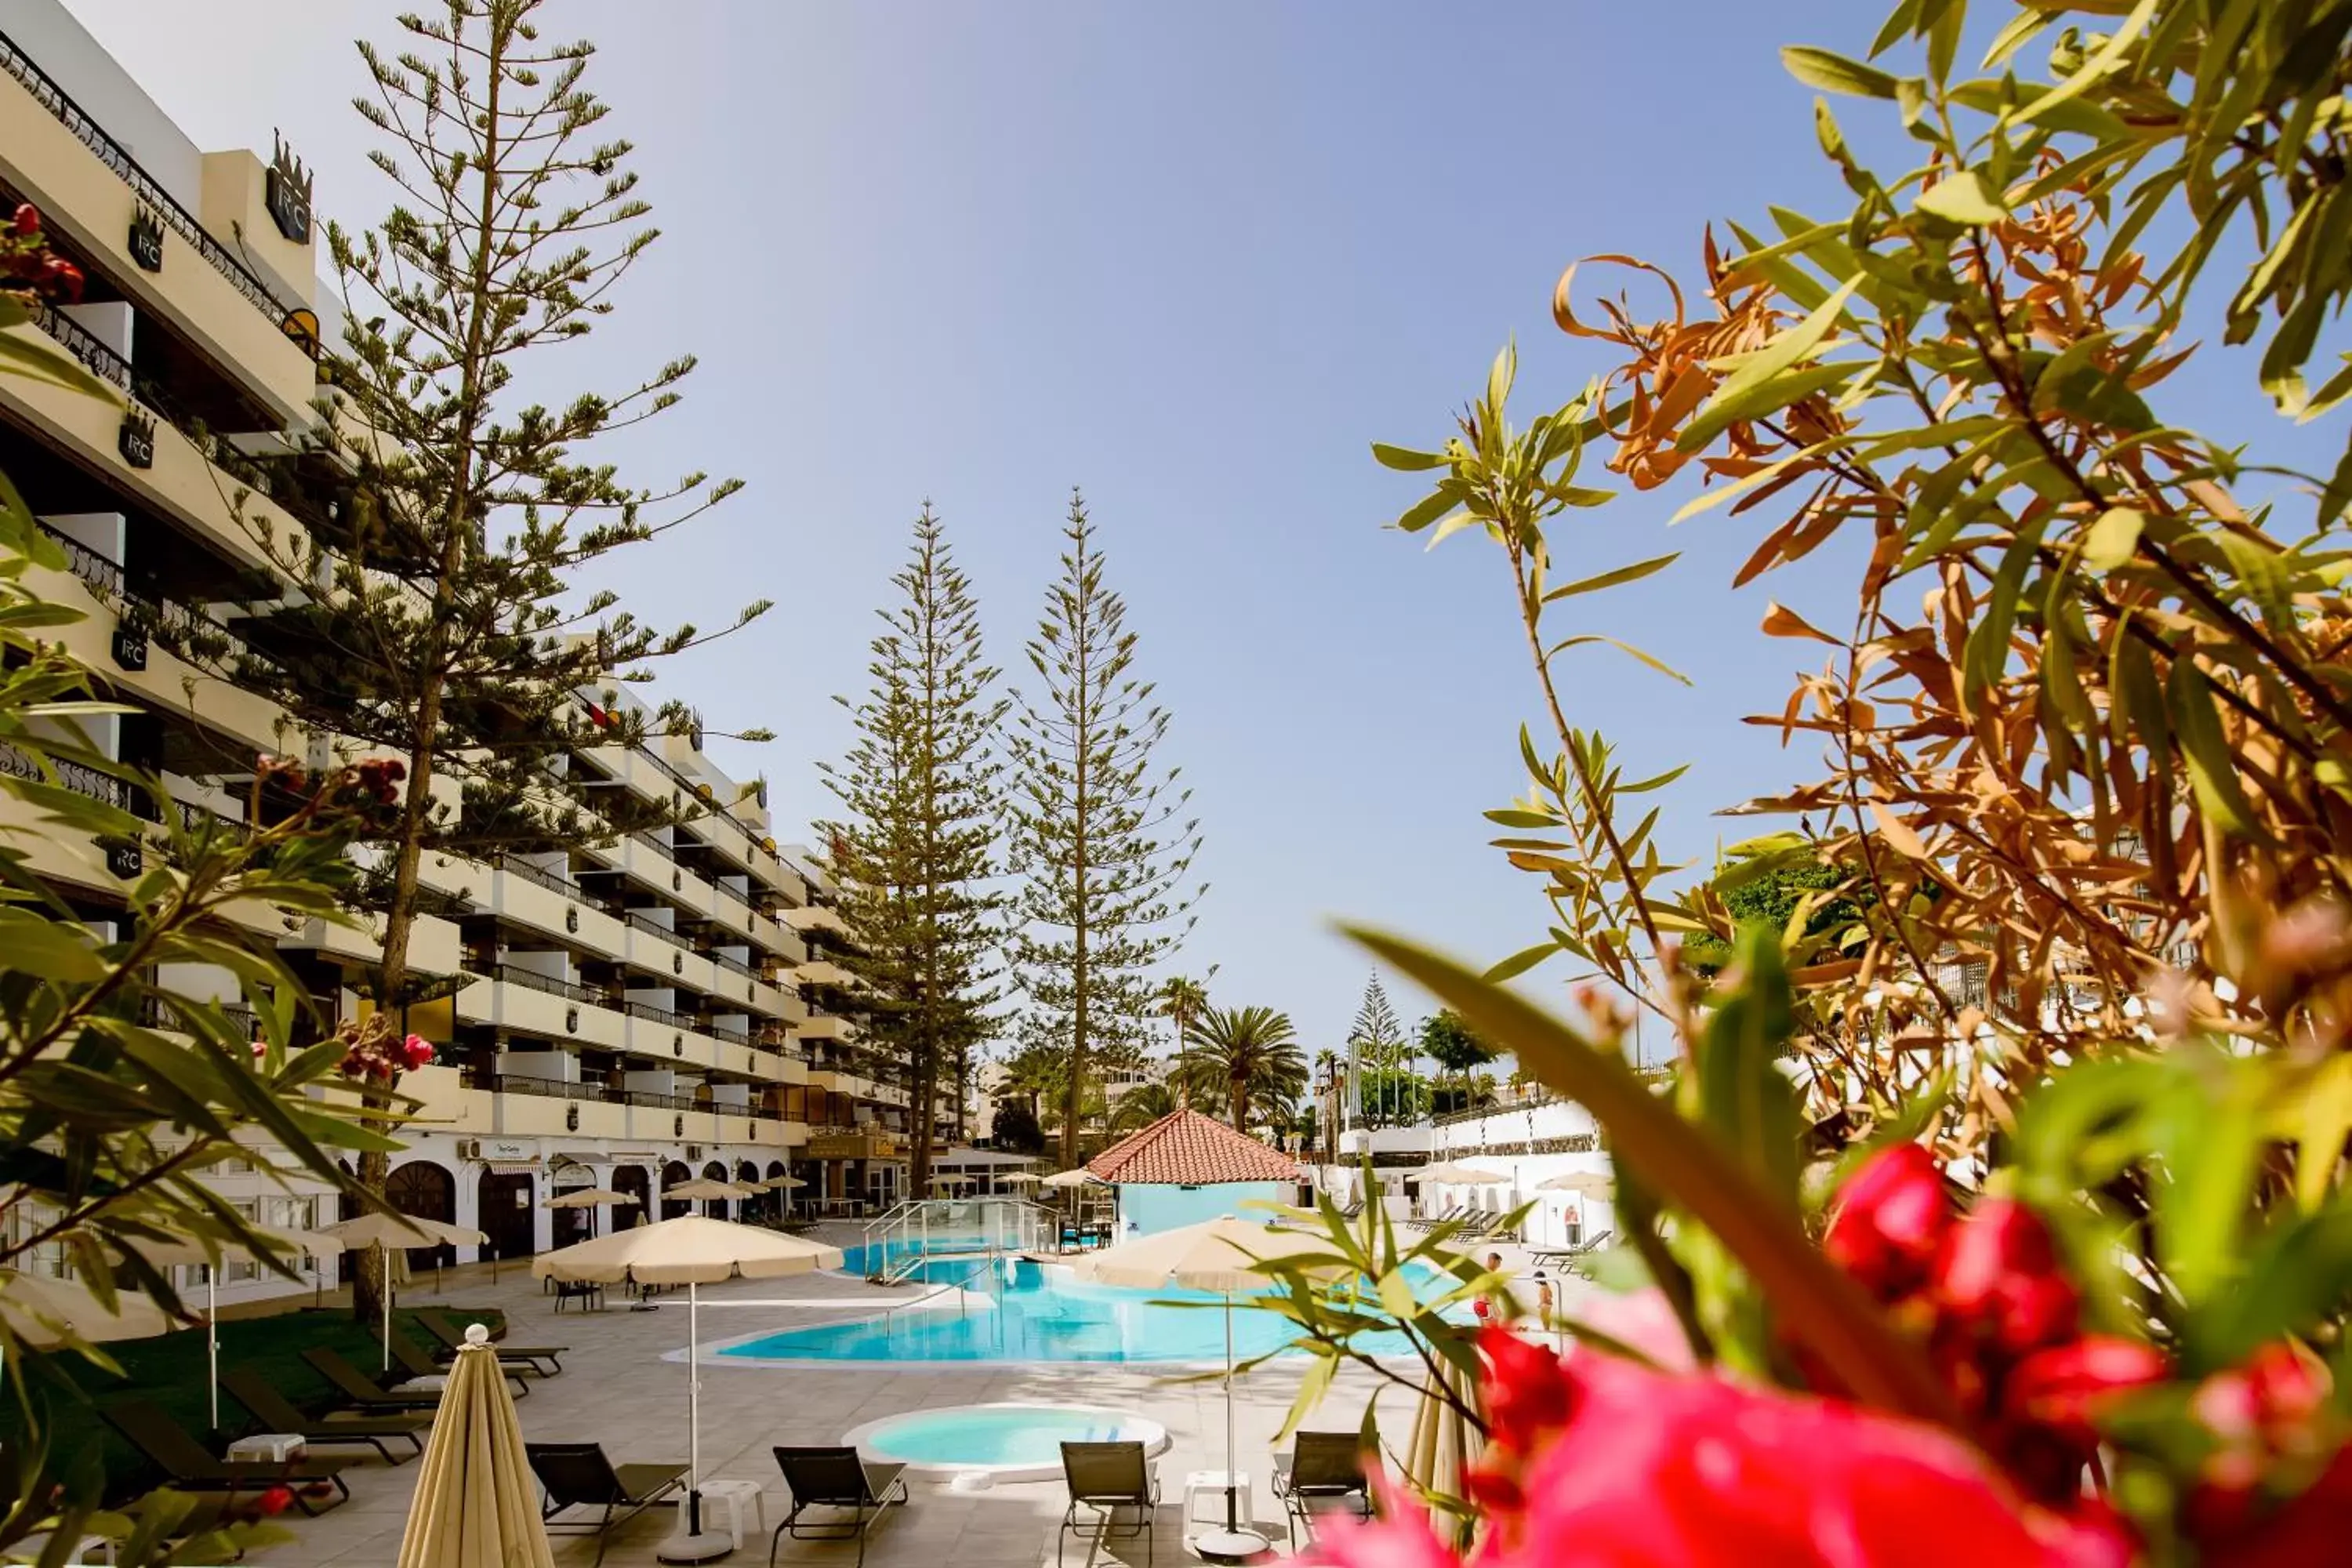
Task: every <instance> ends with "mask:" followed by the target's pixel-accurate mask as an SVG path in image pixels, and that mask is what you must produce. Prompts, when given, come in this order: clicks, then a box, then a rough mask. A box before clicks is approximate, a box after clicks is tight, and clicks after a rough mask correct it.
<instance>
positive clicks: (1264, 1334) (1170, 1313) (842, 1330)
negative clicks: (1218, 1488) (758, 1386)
mask: <svg viewBox="0 0 2352 1568" xmlns="http://www.w3.org/2000/svg"><path fill="white" fill-rule="evenodd" d="M862 1262H863V1260H862V1259H859V1258H856V1257H855V1256H853V1258H852V1259H851V1265H850V1267H851V1268H852V1270H853V1271H859V1265H860V1264H861V1263H862ZM973 1268H974V1263H973V1262H972V1261H971V1260H960V1259H949V1258H933V1259H929V1260H928V1261H926V1262H925V1263H924V1264H923V1265H922V1266H921V1272H920V1274H919V1276H918V1277H919V1278H921V1279H927V1280H929V1281H930V1282H932V1283H935V1284H956V1283H961V1282H962V1281H963V1280H964V1279H967V1278H968V1277H970V1276H971V1273H972V1271H973ZM969 1288H970V1289H971V1290H972V1291H973V1292H974V1294H975V1295H985V1296H986V1297H987V1299H988V1300H990V1301H992V1302H993V1303H994V1305H993V1306H987V1305H983V1304H982V1303H981V1302H980V1301H978V1300H975V1301H974V1302H973V1303H972V1304H971V1310H968V1311H964V1310H958V1309H957V1308H956V1307H955V1306H953V1305H951V1304H950V1305H946V1306H943V1307H914V1308H909V1309H905V1310H898V1311H895V1312H890V1313H887V1314H884V1315H877V1316H875V1317H870V1318H864V1319H860V1320H858V1321H856V1322H847V1323H827V1324H824V1325H821V1326H818V1327H815V1328H806V1329H791V1330H787V1331H784V1332H782V1333H774V1334H768V1335H765V1336H763V1337H761V1338H760V1339H756V1340H751V1341H748V1342H745V1343H742V1344H738V1345H730V1346H729V1347H727V1348H726V1349H724V1350H721V1351H719V1352H718V1353H719V1355H721V1356H733V1357H741V1358H745V1359H752V1360H772V1361H860V1362H1127V1363H1202V1362H1218V1361H1223V1359H1224V1354H1225V1323H1224V1313H1223V1310H1222V1309H1223V1305H1224V1298H1223V1297H1222V1296H1219V1295H1216V1294H1213V1293H1212V1292H1209V1291H1196V1290H1179V1289H1173V1288H1170V1289H1159V1290H1133V1289H1121V1288H1119V1287H1117V1286H1110V1285H1096V1284H1090V1283H1085V1282H1081V1281H1078V1280H1074V1279H1070V1278H1069V1277H1068V1276H1067V1274H1066V1272H1062V1271H1055V1270H1049V1269H1047V1268H1044V1267H1041V1266H1040V1265H1038V1264H1035V1263H1031V1262H1028V1261H1025V1260H1016V1259H1012V1258H1000V1259H998V1260H997V1262H996V1265H995V1268H994V1271H993V1274H992V1275H991V1276H984V1277H982V1278H981V1279H972V1280H971V1285H970V1287H969ZM950 1300H952V1299H951V1298H950ZM1173 1303H1185V1304H1183V1305H1177V1304H1173ZM1296 1337H1297V1331H1296V1330H1295V1329H1294V1328H1293V1327H1292V1325H1291V1324H1290V1322H1289V1321H1288V1320H1287V1319H1285V1318H1282V1317H1279V1316H1276V1314H1274V1313H1272V1312H1263V1311H1256V1310H1251V1309H1249V1308H1247V1307H1245V1306H1242V1305H1240V1304H1239V1303H1238V1301H1237V1303H1236V1306H1235V1310H1234V1353H1235V1354H1236V1355H1237V1356H1241V1357H1244V1358H1247V1357H1250V1356H1257V1355H1264V1354H1265V1353H1267V1352H1271V1351H1279V1350H1282V1349H1283V1348H1284V1347H1286V1346H1287V1345H1288V1344H1289V1343H1290V1342H1291V1341H1292V1340H1294V1339H1295V1338H1296ZM1359 1343H1360V1345H1361V1347H1362V1348H1363V1349H1364V1350H1366V1351H1367V1352H1370V1353H1372V1354H1375V1355H1378V1354H1384V1353H1394V1354H1399V1355H1402V1354H1408V1353H1410V1347H1409V1346H1408V1345H1407V1344H1406V1342H1405V1341H1404V1338H1403V1336H1402V1335H1393V1336H1368V1337H1366V1338H1365V1339H1363V1340H1361V1341H1360V1342H1359Z"/></svg>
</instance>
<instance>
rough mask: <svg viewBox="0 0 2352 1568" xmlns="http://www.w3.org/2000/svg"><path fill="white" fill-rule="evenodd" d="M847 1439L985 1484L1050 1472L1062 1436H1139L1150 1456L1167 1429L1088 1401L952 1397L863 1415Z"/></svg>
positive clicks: (1164, 1444) (1162, 1446) (1085, 1439)
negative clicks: (991, 1401) (899, 1411)
mask: <svg viewBox="0 0 2352 1568" xmlns="http://www.w3.org/2000/svg"><path fill="white" fill-rule="evenodd" d="M845 1441H846V1442H847V1443H849V1444H850V1445H851V1446H852V1447H856V1449H857V1451H858V1452H859V1453H861V1454H864V1455H866V1457H867V1458H875V1459H887V1460H891V1461H894V1462H896V1463H898V1464H903V1465H905V1466H907V1467H908V1468H909V1469H912V1470H916V1471H919V1472H929V1473H933V1474H941V1475H952V1476H954V1477H956V1478H957V1479H958V1481H959V1482H960V1483H963V1484H971V1482H979V1483H980V1484H986V1483H987V1482H993V1481H1043V1480H1051V1479H1054V1478H1055V1477H1057V1476H1059V1475H1060V1474H1061V1473H1062V1445H1063V1444H1065V1443H1141V1444H1142V1445H1143V1452H1144V1455H1145V1457H1146V1458H1150V1457H1151V1456H1153V1455H1157V1454H1161V1453H1164V1452H1166V1451H1167V1448H1168V1429H1167V1428H1166V1427H1164V1426H1160V1423H1159V1422H1157V1421H1148V1420H1146V1419H1144V1418H1143V1417H1142V1416H1140V1415H1129V1413H1128V1412H1126V1411H1124V1410H1103V1409H1097V1408H1096V1407H1095V1406H1092V1405H950V1406H948V1407H946V1408H944V1409H940V1410H914V1411H909V1412H908V1413H907V1414H906V1415H888V1416H885V1417H883V1418H882V1419H881V1420H879V1421H869V1422H867V1423H866V1425H865V1426H859V1427H856V1428H855V1429H854V1430H852V1431H851V1432H850V1433H849V1435H848V1436H847V1437H846V1438H845ZM983 1477H984V1478H986V1480H985V1481H982V1480H981V1478H983ZM966 1478H970V1479H971V1481H970V1482H967V1481H966Z"/></svg>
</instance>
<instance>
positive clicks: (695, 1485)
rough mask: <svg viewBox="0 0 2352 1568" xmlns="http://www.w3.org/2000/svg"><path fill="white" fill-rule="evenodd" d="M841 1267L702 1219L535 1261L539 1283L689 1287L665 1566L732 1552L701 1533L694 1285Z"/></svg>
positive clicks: (798, 1247) (800, 1246) (833, 1258)
mask: <svg viewBox="0 0 2352 1568" xmlns="http://www.w3.org/2000/svg"><path fill="white" fill-rule="evenodd" d="M672 1190H674V1191H675V1190H678V1189H672ZM841 1263H842V1256H841V1248H839V1247H825V1246H823V1245H821V1244H819V1243H817V1242H814V1241H803V1240H802V1239H801V1238H800V1237H796V1236H786V1235H784V1234H783V1233H782V1231H774V1230H762V1229H761V1228H760V1227H759V1226H749V1225H734V1224H731V1223H730V1222H729V1221H726V1220H723V1219H709V1218H706V1217H704V1216H703V1215H681V1216H680V1217H678V1218H677V1219H666V1220H661V1221H658V1222H656V1223H655V1224H653V1225H641V1226H637V1227H636V1228H635V1230H616V1231H614V1232H613V1233H612V1234H611V1235H610V1236H600V1237H597V1238H596V1239H595V1240H593V1241H583V1242H581V1243H580V1244H579V1245H577V1246H575V1247H561V1248H559V1249H557V1250H556V1251H553V1252H550V1253H546V1254H543V1255H542V1256H541V1257H540V1258H536V1259H534V1260H533V1261H532V1263H531V1266H530V1271H531V1273H532V1274H534V1275H536V1276H538V1277H539V1278H540V1279H572V1280H589V1281H593V1283H595V1284H599V1285H683V1286H685V1287H686V1342H687V1352H686V1363H687V1383H686V1388H687V1394H686V1409H687V1417H686V1419H687V1428H686V1429H687V1470H686V1487H687V1492H686V1503H687V1521H686V1527H685V1529H684V1530H683V1531H681V1532H680V1533H678V1534H677V1535H673V1536H671V1537H670V1538H669V1539H668V1540H667V1541H665V1542H662V1544H661V1548H660V1552H659V1555H660V1557H661V1559H662V1561H663V1562H665V1563H703V1562H708V1561H709V1559H711V1558H713V1557H718V1556H722V1555H724V1554H725V1553H727V1552H731V1551H733V1550H734V1547H735V1542H734V1537H732V1536H730V1535H727V1534H724V1533H720V1532H717V1531H714V1532H712V1533H711V1534H709V1535H705V1534H704V1533H703V1532H702V1491H701V1486H700V1479H701V1474H702V1326H701V1324H702V1319H701V1312H702V1305H701V1302H700V1300H698V1297H697V1294H696V1288H697V1287H698V1286H702V1285H715V1284H718V1283H719V1281H721V1280H725V1279H775V1278H777V1277H779V1276H781V1275H785V1274H806V1273H810V1272H812V1271H813V1270H815V1269H818V1268H840V1267H841Z"/></svg>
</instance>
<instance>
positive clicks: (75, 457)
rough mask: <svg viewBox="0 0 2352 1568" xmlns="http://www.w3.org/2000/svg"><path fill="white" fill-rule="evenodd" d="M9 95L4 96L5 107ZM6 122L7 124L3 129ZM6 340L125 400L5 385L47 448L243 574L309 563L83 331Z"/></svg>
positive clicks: (289, 532) (18, 379) (270, 504)
mask: <svg viewBox="0 0 2352 1568" xmlns="http://www.w3.org/2000/svg"><path fill="white" fill-rule="evenodd" d="M0 47H5V46H0ZM6 90H7V89H6V88H5V86H0V99H5V94H6ZM4 120H5V115H0V121H4ZM6 331H7V332H8V334H9V335H11V336H14V337H17V338H22V339H26V340H30V341H37V340H39V339H43V338H46V339H47V340H48V341H50V342H55V343H57V344H58V345H60V346H62V347H64V348H65V349H66V351H67V352H68V353H71V354H72V355H73V356H74V358H75V359H77V360H78V361H79V362H80V363H82V365H83V366H84V367H85V368H87V369H88V370H89V372H90V374H93V375H95V376H97V377H98V378H99V379H100V381H102V382H105V383H106V384H108V385H109V386H110V387H111V388H113V389H114V391H115V392H116V393H117V394H118V398H116V399H109V398H102V397H91V396H87V395H83V394H82V393H80V392H78V391H74V390H70V389H68V388H66V387H62V386H58V385H56V384H51V383H49V382H47V381H42V380H37V379H36V378H34V377H31V376H5V377H0V407H5V408H6V409H8V410H9V412H10V416H11V418H12V420H13V421H14V422H15V423H17V424H19V425H22V426H24V427H26V428H27V429H30V430H36V431H38V432H39V433H40V438H41V439H42V441H43V442H45V443H46V444H47V445H48V446H50V447H55V448H57V449H58V451H60V452H62V453H63V454H64V455H65V456H67V457H68V458H70V459H71V460H72V461H73V462H74V463H75V464H76V465H77V466H78V467H79V468H81V469H83V470H85V471H86V472H88V473H89V474H94V475H97V476H99V477H100V478H101V479H103V480H104V481H105V483H106V484H107V485H109V486H110V488H112V489H115V490H116V491H118V492H120V493H121V495H123V496H126V497H129V498H131V499H132V500H135V501H136V502H137V505H138V508H139V509H140V510H144V511H146V512H149V513H152V514H153V515H155V516H158V517H163V518H169V519H172V520H173V521H174V522H175V523H176V524H177V526H178V527H180V528H182V529H183V530H184V531H188V532H191V533H194V534H197V535H199V536H201V537H202V538H203V539H205V541H206V542H208V543H210V544H211V545H212V546H213V547H214V548H215V550H217V552H219V553H220V554H221V555H223V556H225V557H226V558H227V559H228V560H229V561H231V562H233V563H235V564H236V566H238V567H239V568H242V569H244V570H246V571H248V572H257V573H264V574H275V573H276V572H277V563H276V561H275V560H274V559H273V553H272V552H271V551H270V550H267V549H264V548H263V547H262V545H261V544H260V543H259V542H258V541H259V540H260V539H263V538H267V539H269V540H271V541H274V542H275V543H276V545H277V549H278V552H279V553H282V554H284V555H285V556H287V557H288V558H289V559H292V558H296V557H299V555H300V553H301V552H302V551H303V549H304V548H305V542H306V537H307V536H306V533H305V531H304V529H303V528H302V526H301V525H300V524H299V523H298V522H297V521H295V520H294V518H293V516H292V515H291V514H290V513H289V512H288V511H287V510H286V509H285V508H284V507H282V506H280V505H279V504H278V502H277V501H275V500H270V499H269V498H268V495H267V494H266V493H264V492H263V491H261V490H260V489H257V488H255V487H254V486H252V485H251V484H250V483H249V481H247V480H246V479H241V478H238V477H235V476H232V475H230V474H227V473H226V472H224V471H223V470H222V469H221V468H219V467H218V466H216V465H215V463H214V462H213V461H212V460H211V459H210V458H208V457H207V456H206V454H207V452H208V451H210V450H212V449H214V448H213V446H212V443H210V442H209V440H208V439H206V438H204V437H203V432H202V431H201V429H199V428H198V427H196V426H194V425H193V424H192V423H190V422H188V421H187V420H186V419H185V418H184V416H182V415H181V414H180V412H179V411H178V410H177V408H176V407H175V406H174V405H173V404H172V403H171V400H170V399H168V398H166V397H164V396H163V394H162V393H160V392H159V391H158V390H157V389H156V388H155V387H154V386H152V384H150V383H148V382H147V381H146V380H144V379H143V378H141V377H138V376H137V375H135V374H134V373H133V372H132V370H131V365H130V363H129V362H128V361H126V360H124V359H123V358H122V357H121V355H119V354H117V353H115V352H114V350H113V349H112V348H110V347H109V346H108V345H107V344H106V343H104V342H100V341H99V339H97V338H96V337H94V336H92V335H91V334H90V333H89V331H87V330H86V329H84V328H83V327H82V326H81V324H80V323H79V322H78V321H73V320H72V319H71V318H70V317H68V316H66V315H64V314H62V313H61V312H59V311H57V310H50V309H47V307H44V308H43V309H41V310H39V311H38V312H37V313H36V315H35V317H34V319H33V320H32V321H26V323H24V324H23V325H21V326H16V327H11V328H8V329H6ZM303 363H306V364H307V363H309V362H308V361H304V362H303ZM132 413H135V414H138V415H140V416H142V417H149V418H152V419H153V420H154V421H155V428H154V430H153V432H152V435H153V440H152V454H151V460H150V463H149V466H147V467H145V468H133V467H132V466H131V463H130V461H129V460H128V459H127V458H125V457H124V455H123V452H122V440H121V437H122V431H123V426H124V421H125V417H126V415H127V414H132ZM192 430H193V431H194V432H195V433H194V434H191V431H192ZM240 511H241V512H242V515H241V516H240Z"/></svg>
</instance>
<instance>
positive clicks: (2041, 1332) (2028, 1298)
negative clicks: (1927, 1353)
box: [1932, 1198, 2082, 1356]
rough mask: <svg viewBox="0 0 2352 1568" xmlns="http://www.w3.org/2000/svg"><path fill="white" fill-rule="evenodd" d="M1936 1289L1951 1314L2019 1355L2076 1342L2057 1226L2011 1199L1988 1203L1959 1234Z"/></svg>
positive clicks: (1939, 1261)
mask: <svg viewBox="0 0 2352 1568" xmlns="http://www.w3.org/2000/svg"><path fill="white" fill-rule="evenodd" d="M1932 1282H1933V1287H1934V1291H1935V1296H1936V1301H1937V1305H1938V1306H1939V1307H1940V1308H1941V1309H1942V1310H1943V1311H1944V1312H1945V1313H1946V1314H1947V1315H1948V1316H1949V1317H1951V1318H1955V1319H1958V1320H1959V1321H1961V1322H1962V1323H1963V1324H1965V1325H1966V1326H1967V1328H1968V1329H1969V1331H1970V1332H1971V1333H1972V1334H1973V1335H1974V1336H1975V1337H1977V1338H1979V1339H1981V1340H1984V1341H1988V1342H1990V1343H1991V1344H1992V1345H1993V1346H1994V1347H1995V1348H1997V1349H1999V1350H2000V1351H2003V1352H2007V1353H2008V1354H2010V1355H2013V1356H2015V1355H2024V1354H2026V1353H2027V1352H2032V1351H2035V1350H2039V1349H2040V1348H2042V1346H2043V1345H2050V1344H2057V1343H2059V1342H2063V1341H2064V1340H2066V1339H2069V1338H2071V1337H2072V1336H2073V1334H2074V1324H2075V1322H2076V1321H2077V1319H2078V1318H2079V1316H2080V1315H2081V1309H2082V1302H2081V1299H2080V1298H2079V1297H2078V1296H2077V1294H2076V1293H2075V1290H2074V1286H2073V1285H2072V1284H2071V1283H2069V1282H2068V1281H2067V1279H2066V1278H2065V1276H2064V1275H2063V1274H2061V1273H2060V1272H2059V1271H2058V1251H2057V1247H2056V1246H2055V1244H2054V1243H2053V1241H2052V1240H2051V1237H2050V1227H2049V1226H2045V1225H2044V1224H2042V1216H2041V1215H2037V1214H2035V1213H2034V1212H2033V1211H2032V1209H2030V1208H2027V1207H2026V1206H2025V1205H2023V1204H2021V1203H2017V1202H2015V1201H2013V1200H2011V1199H2009V1198H1986V1199H1984V1200H1983V1201H1982V1202H1980V1203H1979V1204H1978V1205H1977V1206H1976V1207H1975V1208H1974V1209H1972V1210H1970V1211H1969V1215H1968V1217H1967V1218H1965V1219H1963V1220H1961V1221H1960V1223H1959V1224H1958V1225H1956V1226H1953V1227H1952V1229H1951V1233H1950V1234H1949V1235H1948V1237H1945V1239H1944V1245H1943V1247H1942V1248H1941V1250H1939V1251H1938V1252H1937V1256H1936V1262H1935V1268H1934V1272H1933V1281H1932Z"/></svg>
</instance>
